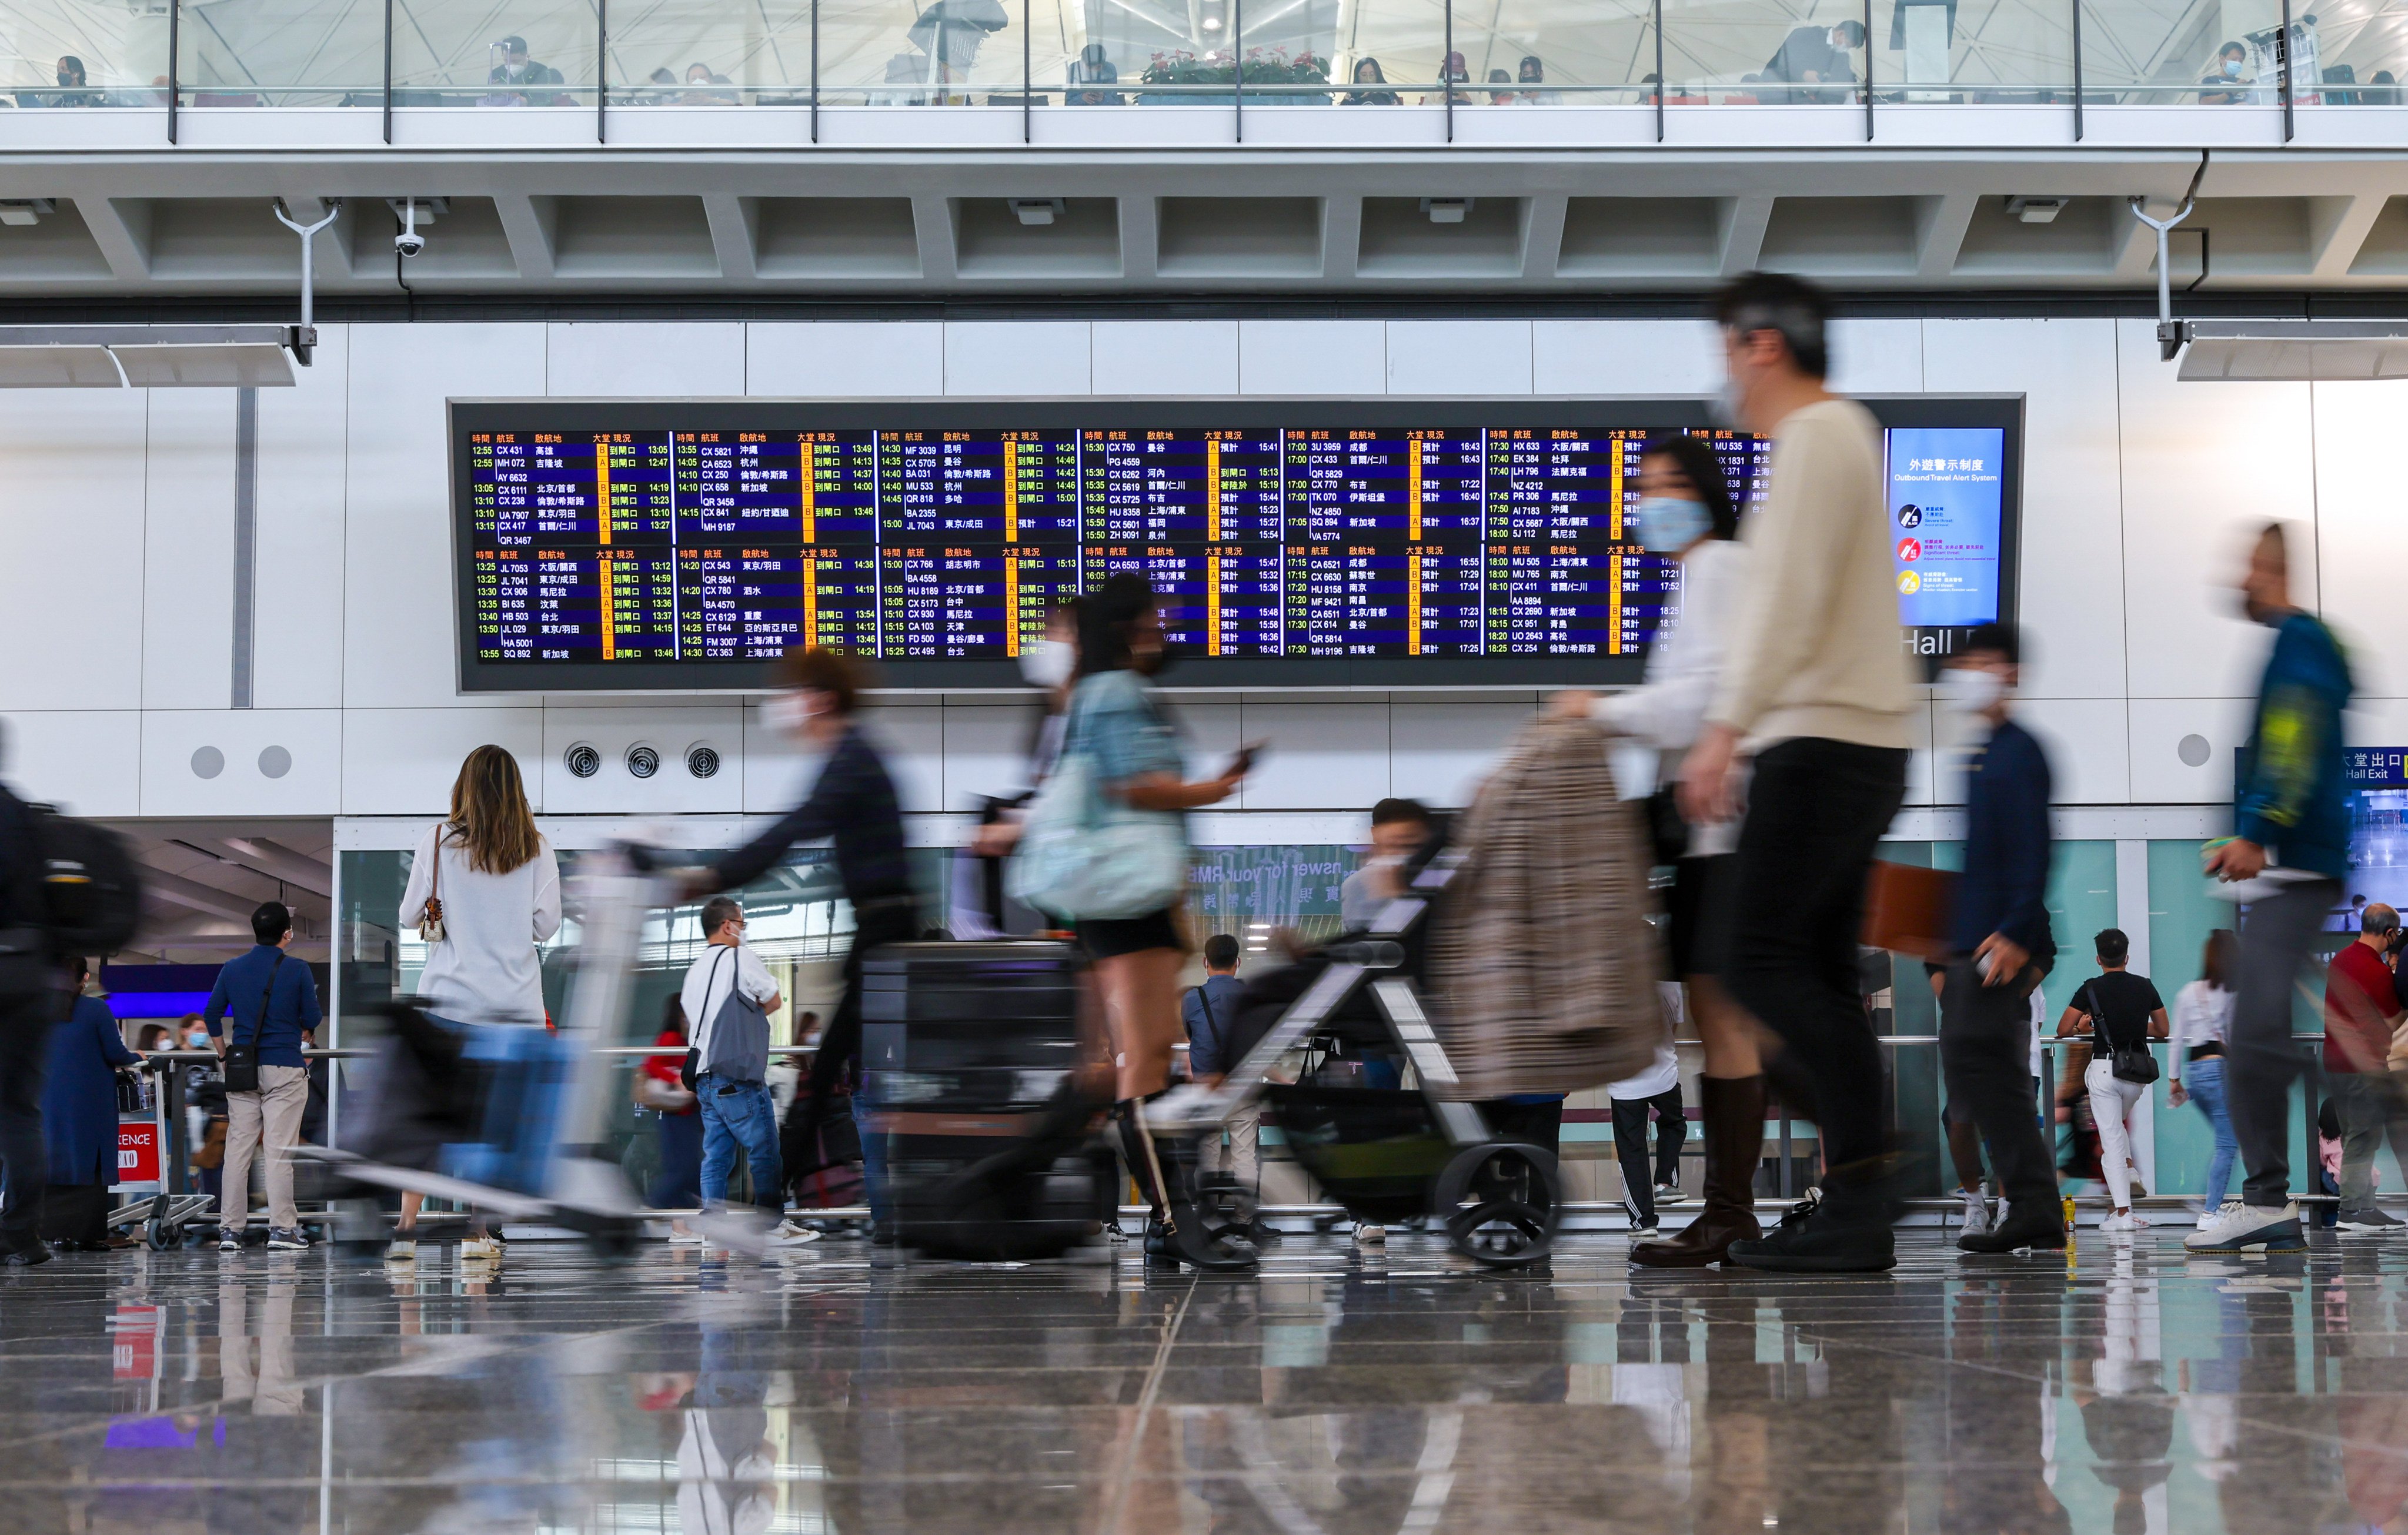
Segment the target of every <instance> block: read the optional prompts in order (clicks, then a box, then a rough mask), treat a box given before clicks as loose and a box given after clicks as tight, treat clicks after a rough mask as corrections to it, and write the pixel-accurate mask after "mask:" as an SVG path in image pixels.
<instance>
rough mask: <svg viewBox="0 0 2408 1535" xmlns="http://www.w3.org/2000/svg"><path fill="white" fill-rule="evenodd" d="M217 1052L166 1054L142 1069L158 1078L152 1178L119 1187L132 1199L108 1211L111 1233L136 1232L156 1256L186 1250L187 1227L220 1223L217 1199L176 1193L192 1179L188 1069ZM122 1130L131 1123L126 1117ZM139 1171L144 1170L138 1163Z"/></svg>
mask: <svg viewBox="0 0 2408 1535" xmlns="http://www.w3.org/2000/svg"><path fill="white" fill-rule="evenodd" d="M216 1058H217V1057H216V1054H215V1053H214V1052H211V1051H206V1050H174V1051H165V1052H161V1053H159V1054H153V1055H150V1056H149V1057H147V1058H146V1059H145V1060H144V1062H143V1064H142V1068H141V1069H142V1070H143V1071H144V1072H146V1073H148V1074H149V1075H150V1076H151V1077H152V1078H153V1079H154V1080H153V1081H152V1083H151V1084H150V1110H151V1125H152V1129H151V1137H150V1155H151V1163H152V1171H153V1173H154V1176H153V1177H150V1178H136V1179H128V1180H126V1181H124V1182H122V1183H120V1184H118V1185H117V1187H118V1190H119V1192H120V1193H122V1194H126V1195H129V1196H131V1197H130V1198H127V1199H126V1201H125V1202H124V1203H122V1204H121V1205H119V1206H118V1207H117V1208H116V1209H114V1210H112V1211H110V1212H108V1229H110V1230H112V1231H126V1232H132V1231H134V1230H136V1229H137V1228H138V1229H139V1230H140V1232H141V1234H142V1244H143V1245H144V1246H146V1247H148V1248H150V1251H152V1252H154V1253H164V1252H165V1251H166V1250H167V1249H169V1248H171V1247H178V1246H181V1245H182V1243H183V1240H184V1227H186V1226H189V1225H193V1224H195V1223H200V1222H209V1223H214V1222H215V1221H216V1219H217V1199H216V1198H214V1197H213V1196H210V1195H207V1194H197V1193H193V1192H192V1191H191V1190H190V1189H189V1188H187V1190H186V1191H185V1192H184V1193H181V1194H179V1193H177V1192H175V1184H176V1183H177V1181H178V1180H179V1178H188V1177H189V1176H190V1173H189V1171H188V1169H189V1167H190V1163H189V1161H188V1158H189V1157H190V1155H191V1149H190V1148H189V1147H187V1146H186V1145H185V1144H184V1124H183V1120H184V1068H185V1067H187V1066H189V1065H191V1064H193V1062H196V1061H213V1060H215V1059H216ZM119 1123H120V1125H121V1126H123V1125H127V1124H131V1123H132V1121H130V1120H125V1119H122V1118H121V1119H120V1121H119ZM118 1144H119V1146H120V1148H121V1150H120V1154H119V1157H118V1170H119V1171H121V1172H122V1171H124V1170H126V1167H125V1158H124V1155H123V1151H122V1147H123V1145H124V1137H123V1135H122V1130H121V1133H120V1136H119V1140H118ZM136 1170H137V1171H138V1170H139V1167H138V1165H137V1167H136Z"/></svg>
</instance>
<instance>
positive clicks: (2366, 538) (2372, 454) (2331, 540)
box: [2295, 383, 2408, 698]
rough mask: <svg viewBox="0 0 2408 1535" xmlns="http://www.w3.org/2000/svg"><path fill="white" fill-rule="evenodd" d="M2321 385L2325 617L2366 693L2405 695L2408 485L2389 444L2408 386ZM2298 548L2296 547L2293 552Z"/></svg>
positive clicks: (2319, 558) (2319, 530) (2320, 552)
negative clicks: (2393, 460) (2404, 597)
mask: <svg viewBox="0 0 2408 1535" xmlns="http://www.w3.org/2000/svg"><path fill="white" fill-rule="evenodd" d="M2313 387H2314V389H2315V441H2316V559H2315V566H2316V570H2317V573H2318V578H2319V580H2318V591H2319V594H2320V595H2321V596H2322V598H2323V602H2322V610H2323V613H2324V616H2325V620H2326V622H2327V623H2329V624H2331V625H2332V626H2333V629H2334V631H2335V632H2336V633H2337V634H2339V635H2340V636H2341V638H2342V643H2343V644H2344V645H2346V646H2348V647H2349V659H2350V669H2351V671H2352V673H2353V675H2354V676H2355V679H2356V681H2357V683H2358V696H2361V697H2369V698H2372V697H2402V696H2408V665H2403V664H2402V663H2401V661H2399V660H2396V659H2394V658H2395V657H2399V656H2402V655H2408V602H2403V601H2402V600H2401V596H2402V595H2403V594H2408V542H2404V541H2403V540H2402V538H2401V535H2402V533H2403V532H2408V486H2403V484H2402V483H2401V478H2400V472H2399V469H2398V468H2397V466H2395V465H2394V464H2393V463H2392V462H2391V455H2390V453H2389V452H2386V451H2385V445H2386V444H2389V443H2393V442H2396V441H2397V440H2398V438H2399V436H2400V427H2401V421H2402V420H2403V419H2408V387H2403V386H2402V385H2400V384H2396V383H2345V384H2332V383H2321V384H2316V385H2314V386H2313ZM2295 557H2296V556H2295Z"/></svg>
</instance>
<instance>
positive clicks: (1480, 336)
mask: <svg viewBox="0 0 2408 1535" xmlns="http://www.w3.org/2000/svg"><path fill="white" fill-rule="evenodd" d="M1530 377H1531V364H1530V322H1529V321H1527V320H1391V321H1389V322H1388V393H1389V394H1391V395H1527V394H1528V393H1529V392H1530Z"/></svg>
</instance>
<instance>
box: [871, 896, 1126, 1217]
mask: <svg viewBox="0 0 2408 1535" xmlns="http://www.w3.org/2000/svg"><path fill="white" fill-rule="evenodd" d="M1084 969H1085V960H1084V958H1083V956H1082V955H1081V954H1080V953H1079V951H1078V949H1077V948H1076V947H1075V946H1073V945H1071V944H1068V943H1054V942H1039V941H1018V942H1015V941H999V942H974V943H894V944H888V945H886V946H885V947H883V948H881V949H877V950H875V951H873V952H871V953H870V954H868V955H867V956H866V957H865V958H864V959H863V961H862V968H861V988H862V989H861V1061H862V1072H863V1091H862V1094H861V1096H860V1097H858V1098H856V1100H855V1101H854V1105H853V1108H854V1112H855V1115H856V1117H857V1118H859V1119H860V1120H861V1121H862V1133H863V1134H864V1136H866V1137H875V1138H876V1139H877V1140H878V1142H879V1148H880V1149H881V1150H882V1151H883V1153H884V1155H883V1157H882V1159H881V1160H882V1164H883V1166H882V1178H883V1184H884V1186H883V1189H882V1194H883V1198H882V1203H883V1204H884V1205H885V1206H886V1207H887V1209H888V1210H889V1211H891V1212H893V1218H894V1220H895V1223H896V1237H897V1240H898V1241H900V1242H901V1243H902V1244H903V1245H905V1246H908V1247H916V1248H919V1249H921V1250H923V1251H925V1252H927V1253H930V1254H933V1255H938V1256H943V1257H957V1258H968V1259H973V1260H980V1261H1009V1260H1019V1259H1028V1258H1039V1257H1051V1256H1054V1255H1057V1254H1059V1253H1061V1252H1062V1251H1063V1250H1064V1249H1066V1248H1068V1247H1069V1246H1070V1245H1071V1244H1073V1243H1075V1242H1077V1241H1082V1240H1083V1239H1084V1238H1085V1237H1087V1236H1088V1235H1089V1234H1090V1233H1092V1232H1093V1231H1094V1230H1095V1229H1096V1212H1097V1208H1098V1207H1099V1206H1100V1205H1101V1204H1102V1202H1103V1200H1104V1198H1105V1197H1106V1193H1107V1191H1108V1190H1109V1189H1110V1188H1111V1182H1112V1178H1113V1176H1114V1174H1113V1170H1112V1159H1111V1153H1110V1151H1109V1150H1106V1149H1104V1148H1102V1147H1101V1146H1100V1145H1099V1144H1098V1142H1097V1139H1096V1136H1095V1134H1094V1128H1095V1124H1096V1119H1097V1115H1098V1114H1099V1113H1100V1112H1102V1111H1103V1110H1104V1109H1105V1108H1106V1107H1108V1104H1107V1103H1105V1102H1104V1101H1103V1100H1102V1099H1101V1098H1100V1097H1097V1093H1096V1087H1095V1086H1094V1085H1093V1084H1094V1083H1095V1082H1096V1081H1097V1078H1096V1076H1095V1074H1094V1073H1093V1072H1092V1071H1083V1070H1082V1067H1090V1066H1093V1065H1094V1064H1095V1063H1096V1062H1097V1058H1098V1055H1099V1054H1100V1049H1101V1046H1100V1042H1099V1040H1097V1037H1096V1035H1095V1033H1094V1031H1093V1030H1092V1029H1091V1028H1090V1027H1089V1026H1087V1023H1086V1019H1087V1012H1086V1010H1085V1008H1084V1007H1083V1006H1082V997H1083V996H1084V990H1085V982H1084V977H1083V973H1082V972H1083V971H1084Z"/></svg>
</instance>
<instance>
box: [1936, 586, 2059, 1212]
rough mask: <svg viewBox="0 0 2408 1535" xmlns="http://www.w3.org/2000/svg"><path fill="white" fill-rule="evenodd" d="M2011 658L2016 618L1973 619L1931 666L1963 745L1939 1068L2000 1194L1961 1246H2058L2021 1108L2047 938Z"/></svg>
mask: <svg viewBox="0 0 2408 1535" xmlns="http://www.w3.org/2000/svg"><path fill="white" fill-rule="evenodd" d="M2022 659H2023V656H2022V649H2021V640H2020V638H2019V637H2018V636H2017V633H2016V631H2015V628H2014V625H2013V624H1983V625H1981V626H1980V627H1979V628H1977V629H1975V630H1974V631H1973V632H1972V634H1971V636H1970V637H1968V638H1967V639H1966V642H1965V646H1964V648H1963V649H1962V650H1960V651H1958V652H1957V655H1956V656H1955V658H1954V659H1953V660H1952V661H1951V663H1950V665H1949V667H1948V669H1947V670H1946V671H1943V672H1942V673H1941V683H1940V696H1941V698H1942V701H1943V702H1944V703H1945V704H1946V705H1947V706H1948V709H1949V711H1950V713H1952V714H1953V715H1955V716H1956V718H1957V721H1959V722H1960V723H1961V725H1962V726H1963V727H1965V728H1967V729H1970V730H1971V731H1972V732H1973V733H1974V735H1975V739H1973V740H1972V741H1971V742H1970V743H1968V744H1969V745H1970V746H1971V751H1970V752H1969V753H1968V755H1967V757H1966V761H1965V868H1964V872H1963V873H1961V874H1959V875H1958V876H1957V901H1956V910H1955V912H1954V923H1953V927H1952V930H1951V933H1950V947H1951V949H1952V954H1951V955H1950V958H1949V961H1948V968H1947V972H1946V979H1945V980H1944V982H1943V983H1942V990H1941V994H1940V1065H1941V1069H1942V1072H1943V1073H1945V1075H1946V1079H1947V1083H1948V1101H1949V1103H1950V1104H1951V1105H1952V1106H1957V1107H1960V1108H1961V1109H1963V1110H1965V1111H1970V1112H1971V1114H1972V1117H1973V1123H1974V1125H1975V1126H1978V1127H1979V1128H1980V1130H1981V1132H1982V1139H1983V1140H1985V1141H1986V1142H1987V1143H1988V1145H1989V1148H1990V1163H1991V1166H1992V1168H1993V1169H1995V1170H1996V1171H1997V1173H1998V1176H1999V1184H2000V1188H2001V1189H2002V1190H2003V1191H2004V1193H2005V1195H2006V1199H2007V1212H2006V1214H2005V1216H2004V1217H2003V1218H2001V1219H2000V1220H1999V1221H1998V1222H1997V1223H1996V1224H1995V1225H1994V1226H1992V1227H1990V1228H1989V1229H1988V1230H1986V1231H1971V1230H1969V1231H1968V1232H1966V1233H1965V1234H1964V1235H1963V1236H1960V1237H1958V1238H1957V1246H1958V1247H1960V1248H1962V1249H1963V1250H1964V1251H1966V1252H1968V1253H2012V1252H2014V1251H2016V1250H2017V1249H2019V1248H2027V1247H2039V1248H2060V1249H2061V1248H2063V1247H2064V1246H2065V1216H2064V1212H2063V1209H2062V1207H2061V1206H2060V1205H2059V1204H2058V1203H2057V1169H2056V1168H2055V1166H2054V1165H2053V1163H2052V1161H2051V1158H2050V1156H2049V1154H2048V1143H2047V1141H2045V1140H2042V1138H2041V1131H2040V1122H2039V1121H2038V1119H2036V1118H2035V1117H2034V1115H2033V1112H2032V1102H2033V1097H2032V1095H2033V1093H2034V1091H2035V1089H2034V1086H2033V1083H2032V1079H2031V1069H2030V1064H2029V1063H2030V1058H2031V1057H2030V1047H2031V1002H2030V997H2031V993H2032V990H2033V988H2035V987H2036V986H2038V985H2039V984H2040V983H2041V981H2042V978H2043V977H2045V976H2046V975H2047V973H2048V970H2049V967H2050V965H2051V962H2052V961H2054V959H2055V958H2056V956H2057V941H2056V939H2055V938H2054V936H2053V935H2052V934H2051V933H2050V931H2049V924H2048V863H2049V823H2048V801H2049V789H2050V777H2049V770H2048V755H2047V753H2044V752H2042V750H2041V745H2040V742H2039V741H2037V740H2035V739H2032V735H2031V732H2029V731H2028V730H2026V729H2025V728H2024V727H2023V726H2022V725H2020V724H2016V723H2015V722H2014V720H2013V719H2010V718H2009V717H2008V712H2007V700H2008V698H2009V696H2010V695H2012V694H2013V693H2014V687H2015V683H2016V682H2017V681H2018V680H2019V678H2020V675H2021V664H2022Z"/></svg>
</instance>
